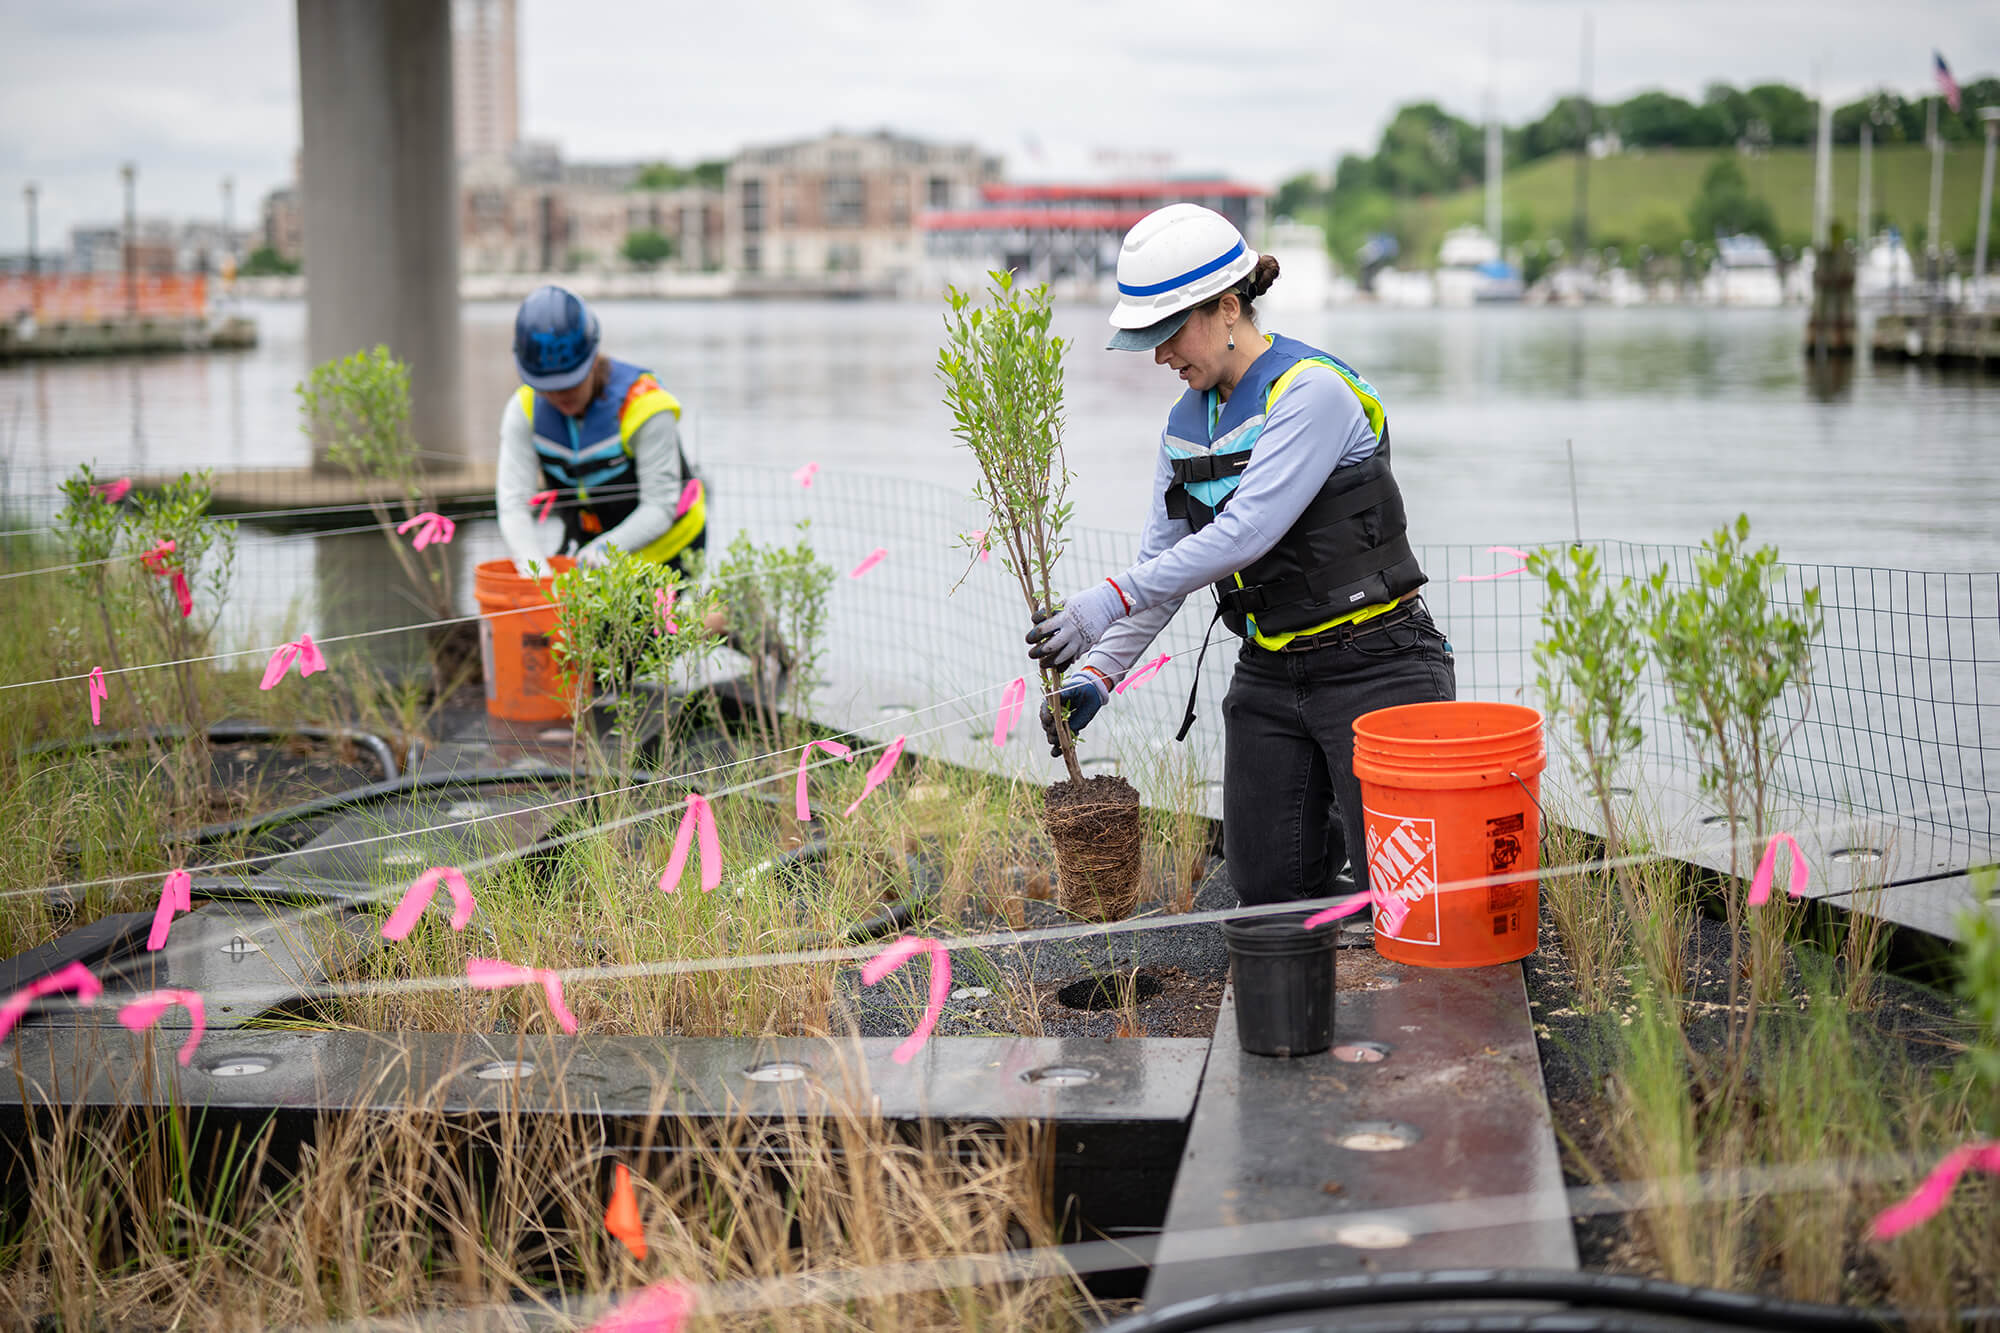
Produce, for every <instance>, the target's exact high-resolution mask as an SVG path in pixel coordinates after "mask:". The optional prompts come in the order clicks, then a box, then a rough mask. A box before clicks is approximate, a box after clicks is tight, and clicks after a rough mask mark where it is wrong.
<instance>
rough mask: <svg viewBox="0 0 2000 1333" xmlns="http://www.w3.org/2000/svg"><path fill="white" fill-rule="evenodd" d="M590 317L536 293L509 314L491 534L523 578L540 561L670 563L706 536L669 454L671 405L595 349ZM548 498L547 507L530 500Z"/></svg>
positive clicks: (694, 490) (691, 489)
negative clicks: (506, 388)
mask: <svg viewBox="0 0 2000 1333" xmlns="http://www.w3.org/2000/svg"><path fill="white" fill-rule="evenodd" d="M599 332H600V331H599V327H598V323H597V315H596V314H595V313H594V312H593V311H592V310H591V308H590V307H589V306H587V305H585V304H584V302H583V299H582V298H581V297H579V296H577V295H576V293H574V292H572V291H569V290H568V289H567V288H563V287H556V286H548V287H540V288H537V289H536V290H535V291H533V292H531V293H529V295H528V299H527V300H525V301H523V302H521V308H520V310H519V311H518V312H517V313H516V314H515V316H514V365H515V368H516V369H517V370H519V371H520V374H521V387H520V388H519V389H517V390H516V391H515V392H514V395H513V396H512V397H511V398H510V399H509V400H508V403H507V407H506V410H505V412H504V413H503V414H502V415H501V418H500V464H499V476H498V481H497V486H496V490H497V492H498V495H497V500H498V507H499V511H500V535H501V537H502V538H503V539H504V540H505V541H506V543H507V552H508V554H509V555H511V556H512V557H513V558H514V564H515V567H516V568H517V569H519V570H520V571H521V573H522V574H523V576H524V577H525V576H529V572H530V567H531V566H533V565H537V564H541V565H546V563H547V560H548V557H550V556H552V555H573V556H575V557H576V560H577V563H579V564H581V565H585V566H595V565H601V564H603V563H604V562H605V561H606V560H607V559H609V558H610V555H611V552H613V551H624V552H625V553H626V554H628V555H634V556H638V557H639V558H640V559H642V560H658V561H665V562H668V563H672V564H674V565H675V566H676V567H679V566H681V565H682V562H683V560H684V558H685V557H686V556H687V555H688V553H690V552H695V551H699V550H701V549H702V547H703V546H704V545H705V544H706V541H707V536H708V495H707V487H706V485H705V484H703V483H702V482H701V481H700V480H699V479H698V478H696V477H695V475H694V473H693V471H692V470H691V469H690V468H689V467H688V461H687V455H686V454H685V453H684V452H683V451H682V449H681V440H680V426H679V421H680V415H681V404H680V400H679V399H677V398H675V397H674V396H673V395H672V394H671V393H668V392H667V391H666V390H665V389H663V388H661V387H660V382H659V381H658V380H657V379H655V378H654V377H653V373H652V372H651V371H649V370H646V369H644V368H642V367H639V366H635V365H631V364H629V363H627V362H624V361H620V360H618V359H616V358H615V357H610V356H606V355H604V354H603V353H602V352H600V351H599V350H598V341H599ZM548 491H554V492H555V500H554V503H553V504H546V503H540V502H538V501H537V499H536V497H537V496H539V495H542V494H543V493H544V492H548Z"/></svg>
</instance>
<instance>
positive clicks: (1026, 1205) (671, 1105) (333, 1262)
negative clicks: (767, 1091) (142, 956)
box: [0, 1056, 1095, 1333]
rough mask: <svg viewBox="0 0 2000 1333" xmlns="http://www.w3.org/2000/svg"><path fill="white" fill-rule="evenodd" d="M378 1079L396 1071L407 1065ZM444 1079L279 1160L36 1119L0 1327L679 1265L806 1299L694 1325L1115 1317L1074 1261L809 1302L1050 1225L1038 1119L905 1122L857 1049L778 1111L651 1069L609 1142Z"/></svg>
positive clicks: (233, 1322) (118, 1322)
mask: <svg viewBox="0 0 2000 1333" xmlns="http://www.w3.org/2000/svg"><path fill="white" fill-rule="evenodd" d="M388 1058H389V1059H390V1060H391V1061H393V1058H394V1057H393V1056H391V1057H388ZM552 1072H553V1073H554V1074H555V1075H556V1077H555V1081H554V1086H557V1087H561V1086H563V1085H564V1084H563V1080H562V1079H561V1077H560V1075H561V1071H560V1070H559V1069H557V1070H554V1071H552ZM382 1077H383V1078H384V1080H385V1081H386V1082H388V1083H391V1084H394V1085H398V1086H400V1084H401V1081H402V1080H401V1079H400V1078H399V1077H397V1071H396V1070H395V1068H394V1066H393V1064H392V1063H391V1064H385V1065H384V1071H383V1074H382ZM450 1083H451V1080H448V1079H447V1080H442V1081H440V1082H438V1083H436V1084H435V1085H432V1086H429V1087H421V1086H420V1087H418V1088H417V1089H415V1090H414V1091H412V1092H409V1093H408V1094H407V1095H405V1096H404V1098H403V1101H402V1104H401V1105H400V1106H399V1107H397V1109H395V1110H392V1111H389V1112H386V1113H382V1112H376V1113H357V1114H327V1115H322V1116H321V1117H320V1118H319V1120H318V1122H317V1124H316V1126H315V1127H314V1130H313V1132H312V1133H311V1135H310V1136H309V1140H308V1142H307V1143H306V1144H305V1146H304V1147H303V1148H302V1149H301V1150H300V1151H299V1152H298V1153H297V1160H296V1164H295V1165H293V1164H291V1163H289V1162H287V1163H286V1166H287V1168H288V1169H286V1170H273V1169H270V1168H272V1167H273V1166H274V1165H276V1164H277V1163H278V1161H279V1159H280V1158H281V1157H283V1156H285V1154H283V1153H281V1152H280V1151H279V1148H280V1144H279V1142H278V1140H277V1139H276V1138H275V1137H274V1130H273V1128H272V1127H271V1126H270V1125H266V1126H265V1127H264V1128H263V1129H262V1130H261V1131H259V1130H256V1129H251V1130H248V1131H242V1132H240V1133H239V1132H231V1131H226V1130H223V1129H222V1128H221V1127H220V1126H204V1125H203V1123H202V1117H201V1114H200V1113H199V1112H196V1111H192V1110H189V1109H188V1108H184V1107H171V1108H168V1109H164V1110H159V1109H151V1108H126V1109H125V1110H123V1111H121V1112H118V1113H116V1114H114V1115H111V1116H108V1117H102V1118H96V1117H91V1116H88V1115H86V1114H85V1113H84V1112H83V1111H81V1110H78V1109H71V1110H66V1111H62V1112H59V1113H57V1114H56V1115H54V1116H52V1117H50V1119H49V1120H48V1121H47V1123H45V1124H44V1125H43V1126H42V1129H41V1132H39V1133H37V1134H35V1135H33V1136H27V1137H24V1138H23V1139H22V1140H20V1141H19V1144H20V1150H21V1151H22V1152H23V1153H24V1154H25V1155H26V1159H25V1161H24V1162H23V1163H22V1165H23V1166H24V1167H25V1168H26V1169H27V1171H28V1172H29V1173H30V1174H29V1180H30V1182H31V1183H30V1184H29V1185H28V1187H27V1188H28V1196H27V1199H26V1205H27V1206H25V1207H22V1208H17V1209H14V1210H11V1211H10V1212H9V1213H7V1214H6V1216H5V1217H4V1218H0V1322H4V1323H6V1324H7V1325H8V1326H12V1327H28V1326H34V1325H36V1324H37V1323H38V1321H51V1322H52V1323H53V1324H55V1325H59V1326H61V1327H64V1328H143V1327H169V1326H173V1327H189V1328H216V1329H253V1328H265V1327H272V1326H279V1325H289V1324H295V1323H312V1322H318V1321H322V1320H344V1319H386V1320H392V1321H396V1323H397V1326H402V1324H403V1322H404V1321H410V1322H412V1323H415V1324H418V1325H421V1324H426V1323H429V1322H431V1321H434V1320H436V1319H438V1318H440V1317H443V1316H446V1315H449V1314H451V1313H453V1312H454V1311H458V1310H462V1309H468V1308H471V1309H475V1310H476V1309H478V1308H481V1307H489V1308H490V1310H491V1312H492V1313H493V1314H494V1315H495V1316H496V1317H500V1316H501V1311H503V1310H507V1309H509V1308H511V1310H512V1312H513V1314H512V1316H511V1317H513V1318H518V1317H520V1316H522V1315H531V1316H534V1317H537V1318H540V1319H542V1320H544V1321H546V1323H545V1324H544V1325H543V1326H546V1327H552V1328H581V1327H583V1326H585V1325H586V1324H588V1323H590V1322H591V1321H592V1320H593V1319H594V1318H595V1317H596V1316H598V1315H599V1314H601V1313H602V1311H603V1308H604V1306H605V1304H606V1302H607V1300H608V1299H609V1298H612V1297H614V1296H615V1295H616V1294H618V1293H623V1292H631V1291H636V1290H637V1289H638V1288H640V1287H642V1286H644V1285H646V1284H648V1283H653V1282H659V1281H663V1280H667V1279H675V1280H679V1281H683V1282H687V1283H689V1284H691V1285H694V1286H697V1287H702V1286H709V1285H712V1284H724V1285H725V1286H726V1285H727V1284H732V1283H733V1284H737V1289H738V1290H740V1289H741V1287H742V1284H745V1283H759V1282H761V1283H768V1284H772V1289H773V1290H774V1291H776V1292H777V1293H779V1294H781V1295H789V1296H791V1297H792V1299H793V1303H792V1304H789V1305H784V1304H774V1305H773V1306H772V1308H769V1309H765V1310H757V1309H744V1310H741V1311H739V1312H737V1313H734V1314H731V1313H727V1312H724V1313H719V1314H717V1315H716V1316H715V1317H713V1318H705V1319H702V1320H700V1321H698V1322H697V1324H696V1325H695V1326H696V1327H699V1328H715V1329H721V1328H729V1329H734V1328H745V1329H748V1328H758V1329H779V1330H794V1329H796V1330H822V1329H827V1330H831V1329H852V1328H856V1327H863V1328H882V1329H910V1330H928V1329H958V1328H982V1329H1016V1328H1019V1329H1030V1330H1050V1331H1051V1333H1053V1331H1054V1330H1066V1329H1072V1328H1076V1327H1079V1326H1081V1324H1082V1323H1083V1322H1084V1321H1085V1319H1086V1318H1087V1317H1088V1316H1090V1315H1092V1314H1094V1313H1095V1309H1094V1307H1093V1305H1092V1303H1091V1301H1090V1299H1089V1297H1088V1296H1087V1295H1086V1294H1084V1293H1083V1292H1082V1290H1081V1288H1080V1287H1078V1286H1077V1285H1076V1284H1075V1283H1074V1282H1073V1281H1071V1280H1067V1279H1038V1280H1033V1281H1026V1282H1019V1283H1011V1284H1002V1283H998V1282H994V1283H990V1284H987V1285H983V1286H976V1287H968V1288H962V1289H959V1290H955V1291H954V1290H933V1291H916V1292H901V1293H898V1292H893V1291H890V1290H888V1289H886V1288H883V1289H877V1288H874V1287H872V1286H871V1285H870V1284H869V1283H868V1282H866V1281H865V1280H863V1281H858V1282H855V1283H852V1284H849V1285H850V1287H851V1291H850V1292H849V1294H848V1295H847V1296H846V1298H845V1299H841V1300H837V1301H832V1302H822V1303H814V1302H810V1301H802V1300H799V1299H798V1294H799V1292H800V1290H801V1287H800V1285H799V1283H798V1279H800V1278H801V1277H803V1276H805V1275H808V1274H810V1275H811V1277H812V1278H813V1279H815V1280H818V1281H826V1280H831V1279H838V1278H839V1277H840V1275H841V1274H842V1273H844V1272H853V1271H855V1270H859V1269H866V1268H868V1267H869V1266H872V1265H881V1264H894V1263H904V1262H911V1261H918V1262H921V1261H929V1260H937V1259H942V1258H946V1257H950V1256H956V1255H973V1254H998V1253H1002V1252H1004V1251H1006V1250H1007V1249H1009V1248H1010V1246H1014V1245H1021V1244H1027V1245H1035V1246H1046V1245H1051V1244H1054V1243H1055V1242H1056V1240H1057V1236H1056V1228H1055V1225H1054V1220H1053V1219H1052V1218H1051V1216H1050V1209H1049V1206H1048V1191H1047V1188H1046V1179H1047V1154H1046V1148H1045V1145H1044V1144H1043V1142H1042V1138H1041V1135H1040V1134H1039V1133H1038V1132H1037V1131H1036V1130H1034V1129H1032V1128H1030V1127H1025V1126H1012V1127H1003V1128H997V1129H985V1130H966V1131H949V1130H943V1129H911V1128H909V1127H902V1126H897V1125H893V1124H889V1123H886V1122H884V1121H882V1120H881V1119H880V1118H879V1117H877V1116H875V1115H873V1114H872V1113H871V1112H869V1111H868V1110H867V1109H865V1108H866V1107H868V1106H869V1105H870V1099H869V1098H868V1097H867V1096H866V1095H865V1094H864V1093H862V1092H861V1091H860V1090H859V1089H857V1088H854V1087H850V1086H847V1085H846V1084H845V1082H844V1081H843V1079H842V1078H841V1076H840V1075H839V1074H838V1073H837V1072H836V1073H834V1074H832V1075H831V1076H830V1077H829V1079H828V1081H827V1083H826V1084H825V1085H823V1086H821V1087H819V1088H816V1089H815V1091H814V1092H813V1093H812V1094H811V1095H810V1097H809V1098H801V1103H802V1104H801V1106H800V1107H799V1108H798V1109H797V1110H795V1111H791V1112H786V1113H781V1114H776V1115H770V1116H762V1117H751V1116H749V1115H745V1114H742V1113H740V1112H738V1113H734V1114H723V1115H720V1116H717V1117H713V1118H707V1119H701V1120H696V1119H693V1118H690V1117H688V1116H686V1115H684V1114H682V1113H681V1112H679V1111H678V1110H677V1109H676V1106H677V1102H676V1100H675V1098H676V1094H675V1092H674V1091H673V1089H672V1088H671V1086H669V1085H670V1083H671V1080H667V1081H665V1082H661V1081H656V1082H655V1084H654V1086H653V1087H652V1090H651V1093H650V1096H649V1098H648V1102H647V1105H648V1106H649V1108H650V1109H649V1110H647V1111H646V1112H645V1114H644V1115H643V1117H638V1118H637V1124H636V1125H635V1126H633V1127H631V1128H629V1129H626V1130H624V1131H622V1136H621V1141H618V1142H612V1141H608V1140H607V1139H606V1138H605V1132H606V1131H605V1128H604V1122H602V1121H599V1120H598V1119H596V1118H595V1117H594V1116H590V1115H586V1114H584V1112H585V1111H586V1110H587V1108H584V1107H581V1106H577V1107H567V1108H565V1107H558V1108H557V1109H556V1111H554V1112H553V1113H537V1114H524V1113H522V1112H521V1111H519V1110H518V1109H517V1108H516V1107H515V1106H513V1105H511V1104H508V1103H505V1102H503V1103H502V1104H501V1105H500V1106H499V1107H497V1108H495V1109H491V1110H487V1111H483V1112H482V1113H481V1114H480V1115H478V1116H476V1117H473V1116H463V1115H455V1114H452V1113H450V1112H449V1111H448V1109H447V1106H448V1103H449V1100H450V1087H449V1085H450ZM808 1102H809V1112H810V1113H808V1105H807V1103H808ZM614 1162H617V1163H622V1164H625V1165H627V1166H628V1167H629V1168H630V1170H631V1172H632V1177H633V1183H634V1185H635V1187H636V1193H637V1197H638V1202H639V1212H640V1217H641V1219H642V1222H643V1225H644V1229H645V1237H646V1246H647V1255H646V1257H645V1258H644V1259H643V1260H641V1259H635V1258H634V1257H632V1255H631V1254H630V1253H629V1252H628V1251H626V1250H625V1249H624V1247H623V1246H622V1245H621V1244H620V1243H619V1242H618V1241H616V1240H614V1239H613V1238H612V1237H611V1236H610V1235H609V1234H608V1233H607V1232H606V1231H605V1228H604V1224H603V1217H604V1209H605V1204H606V1199H607V1195H608V1192H609V1183H610V1178H611V1166H612V1163H614ZM751 1303H752V1304H754V1303H755V1302H754V1301H753V1302H751ZM504 1318H505V1317H501V1321H502V1322H504ZM509 1326H515V1325H509Z"/></svg>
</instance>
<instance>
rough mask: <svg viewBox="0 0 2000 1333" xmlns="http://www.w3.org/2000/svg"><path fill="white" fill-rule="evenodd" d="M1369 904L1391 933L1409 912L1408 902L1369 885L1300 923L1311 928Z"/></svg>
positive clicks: (1307, 928) (1394, 931) (1354, 911)
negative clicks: (1362, 890) (1360, 891)
mask: <svg viewBox="0 0 2000 1333" xmlns="http://www.w3.org/2000/svg"><path fill="white" fill-rule="evenodd" d="M1371 904H1373V906H1374V908H1375V911H1376V913H1377V914H1378V915H1380V916H1381V917H1382V918H1383V921H1384V923H1385V924H1386V925H1387V926H1388V927H1389V933H1390V934H1392V935H1393V934H1395V933H1396V932H1397V931H1399V930H1401V929H1402V928H1403V919H1404V918H1405V917H1407V916H1409V914H1410V907H1409V904H1408V903H1405V902H1404V901H1403V900H1402V899H1401V898H1398V897H1397V896H1396V895H1395V894H1393V893H1382V892H1379V891H1378V890H1376V889H1374V888H1373V887H1371V888H1370V889H1369V890H1368V892H1366V893H1357V894H1355V895H1354V896H1352V897H1350V898H1342V899H1341V900H1340V901H1339V902H1337V903H1335V904H1334V905H1333V906H1331V907H1329V908H1326V909H1325V910H1323V911H1319V912H1314V913H1313V914H1312V915H1311V916H1309V917H1307V918H1306V919H1305V920H1304V921H1303V922H1301V923H1300V924H1301V926H1302V927H1303V928H1304V929H1306V930H1312V929H1313V928H1314V927H1317V926H1323V925H1325V924H1326V923H1327V922H1329V921H1338V920H1340V919H1341V918H1342V917H1349V916H1353V915H1354V914H1355V913H1356V912H1359V911H1360V910H1361V909H1362V908H1364V907H1367V906H1369V905H1371Z"/></svg>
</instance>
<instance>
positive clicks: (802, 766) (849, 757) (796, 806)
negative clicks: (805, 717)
mask: <svg viewBox="0 0 2000 1333" xmlns="http://www.w3.org/2000/svg"><path fill="white" fill-rule="evenodd" d="M814 750H825V751H826V752H827V753H828V754H831V755H838V756H839V757H840V758H841V759H842V760H844V761H846V762H847V763H850V764H851V763H853V762H854V750H853V748H852V747H851V746H846V745H842V744H841V743H840V742H839V741H807V742H806V746H805V748H804V749H803V750H801V751H799V785H798V790H797V791H796V792H794V793H793V796H792V813H793V814H795V815H797V816H798V818H799V822H800V823H801V824H803V823H806V822H807V821H809V820H810V819H811V818H812V817H813V814H812V806H811V805H810V804H808V803H807V801H806V761H807V760H809V759H811V758H812V752H813V751H814Z"/></svg>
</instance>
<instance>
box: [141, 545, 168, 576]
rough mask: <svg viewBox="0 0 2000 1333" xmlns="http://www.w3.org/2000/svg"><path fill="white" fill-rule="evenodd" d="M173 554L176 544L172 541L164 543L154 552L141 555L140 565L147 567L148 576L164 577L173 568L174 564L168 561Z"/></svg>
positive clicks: (155, 548) (153, 550)
mask: <svg viewBox="0 0 2000 1333" xmlns="http://www.w3.org/2000/svg"><path fill="white" fill-rule="evenodd" d="M173 553H174V544H173V543H172V542H171V541H163V542H161V543H160V544H159V545H158V546H155V547H154V548H153V549H152V550H150V551H147V552H146V553H145V554H144V555H141V556H140V557H139V563H140V564H142V565H144V566H145V567H146V572H147V573H148V574H154V575H164V574H166V573H168V572H169V571H170V570H172V568H173V566H172V564H170V563H169V562H168V560H167V557H168V556H170V555H172V554H173Z"/></svg>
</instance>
